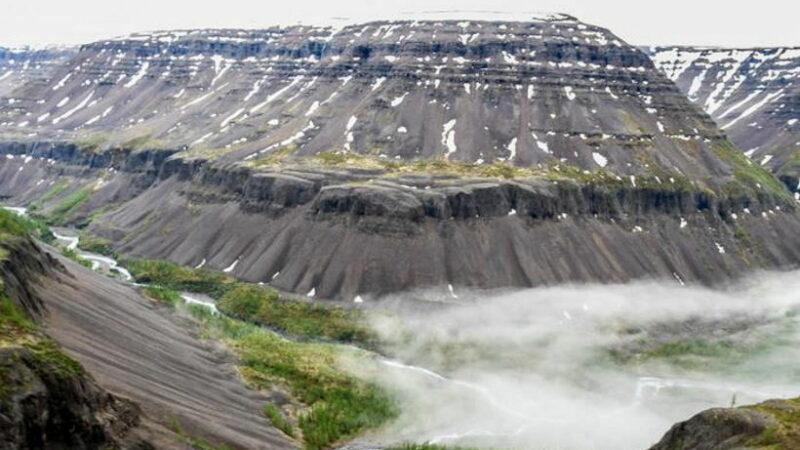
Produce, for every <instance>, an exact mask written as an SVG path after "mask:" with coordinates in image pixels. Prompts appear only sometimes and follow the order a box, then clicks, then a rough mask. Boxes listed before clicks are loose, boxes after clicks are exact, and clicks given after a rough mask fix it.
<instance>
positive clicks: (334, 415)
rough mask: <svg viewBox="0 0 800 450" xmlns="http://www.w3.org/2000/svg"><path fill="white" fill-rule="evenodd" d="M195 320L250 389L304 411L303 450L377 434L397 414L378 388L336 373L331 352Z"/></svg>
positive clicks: (238, 326) (237, 325) (225, 321)
mask: <svg viewBox="0 0 800 450" xmlns="http://www.w3.org/2000/svg"><path fill="white" fill-rule="evenodd" d="M193 311H198V309H196V308H195V309H193ZM195 314H197V313H195ZM200 317H201V318H202V319H203V320H204V322H205V325H206V326H207V327H211V329H212V330H213V332H215V333H217V334H219V335H220V336H221V337H222V338H223V339H225V340H226V341H227V342H228V343H229V345H231V347H232V348H233V349H234V350H235V351H236V353H237V354H238V355H239V357H240V358H241V368H240V371H241V373H242V375H243V376H244V378H245V379H246V380H247V382H248V383H249V384H251V385H252V386H254V387H256V388H259V389H266V390H269V389H273V388H275V387H276V386H278V387H282V388H285V389H287V390H288V391H289V393H290V394H291V395H292V397H293V398H294V399H296V400H297V401H299V402H300V403H302V404H303V405H305V406H306V407H307V408H308V411H307V412H305V413H303V414H301V415H300V417H298V425H299V428H300V430H301V431H302V439H303V442H304V448H306V449H309V450H318V449H323V448H327V447H328V446H330V445H331V444H334V443H337V442H341V441H342V440H343V439H346V438H349V437H352V436H356V435H358V434H360V433H362V432H364V431H366V430H368V429H374V428H377V427H379V426H381V425H383V424H384V423H386V422H387V421H389V420H390V419H392V418H394V417H396V415H397V413H398V411H397V409H396V407H395V405H394V402H393V400H392V399H391V398H390V396H389V395H388V394H387V393H386V392H384V391H383V390H381V389H380V388H379V387H378V386H377V385H375V384H371V383H368V382H365V381H363V380H360V379H358V378H355V377H353V376H351V375H349V374H347V373H345V372H344V371H342V370H341V368H340V367H339V354H338V350H337V348H336V347H335V346H331V345H327V344H312V343H297V342H292V341H287V340H285V339H283V338H281V337H279V336H276V335H274V334H273V333H270V332H269V331H266V330H264V329H261V328H259V327H257V326H254V325H251V324H247V323H245V322H241V321H237V320H235V319H230V318H227V317H225V316H220V315H212V314H210V313H209V312H208V310H205V311H204V312H203V313H201V315H200Z"/></svg>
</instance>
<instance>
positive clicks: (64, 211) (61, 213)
mask: <svg viewBox="0 0 800 450" xmlns="http://www.w3.org/2000/svg"><path fill="white" fill-rule="evenodd" d="M90 195H91V192H90V191H89V189H86V188H84V189H79V190H77V191H75V192H73V193H72V194H70V195H68V196H67V197H66V198H64V199H63V200H61V201H60V202H59V203H58V204H57V205H56V206H55V207H54V208H53V209H52V210H51V211H50V212H49V214H47V216H46V217H44V221H45V222H46V223H48V224H50V225H63V224H65V223H67V222H68V221H69V219H70V218H71V217H72V216H73V215H74V214H75V213H76V212H77V211H78V210H79V209H80V208H81V206H83V205H84V204H85V203H86V202H87V201H89V196H90Z"/></svg>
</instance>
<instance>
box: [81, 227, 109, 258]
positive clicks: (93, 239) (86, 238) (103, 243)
mask: <svg viewBox="0 0 800 450" xmlns="http://www.w3.org/2000/svg"><path fill="white" fill-rule="evenodd" d="M78 246H79V247H80V248H81V250H84V251H87V252H92V253H97V254H100V255H104V256H109V257H111V258H114V259H117V252H116V251H114V248H113V247H112V246H111V241H109V240H108V239H103V238H100V237H97V236H94V235H93V234H90V233H87V232H83V233H81V236H80V240H79V241H78Z"/></svg>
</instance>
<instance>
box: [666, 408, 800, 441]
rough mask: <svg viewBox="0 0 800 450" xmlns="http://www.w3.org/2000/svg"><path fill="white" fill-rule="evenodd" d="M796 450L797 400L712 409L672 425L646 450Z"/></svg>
mask: <svg viewBox="0 0 800 450" xmlns="http://www.w3.org/2000/svg"><path fill="white" fill-rule="evenodd" d="M798 447H800V405H798V400H770V401H767V402H764V403H761V404H758V405H754V406H744V407H740V408H735V409H734V408H714V409H710V410H707V411H703V412H701V413H699V414H697V415H696V416H694V417H692V418H691V419H689V420H687V421H685V422H681V423H678V424H675V425H674V426H673V427H672V428H671V429H670V430H669V431H668V432H667V434H666V435H664V437H663V438H662V439H661V441H660V442H659V443H658V444H656V445H654V446H653V447H651V448H650V450H728V449H731V450H732V449H743V450H746V449H762V448H769V449H775V450H791V449H796V448H798Z"/></svg>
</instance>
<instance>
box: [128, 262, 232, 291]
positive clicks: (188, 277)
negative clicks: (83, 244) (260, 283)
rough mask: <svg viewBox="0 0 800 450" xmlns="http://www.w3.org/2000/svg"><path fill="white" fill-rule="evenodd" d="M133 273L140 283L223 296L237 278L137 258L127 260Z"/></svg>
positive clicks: (205, 270)
mask: <svg viewBox="0 0 800 450" xmlns="http://www.w3.org/2000/svg"><path fill="white" fill-rule="evenodd" d="M126 266H127V268H128V270H129V271H130V272H131V275H132V276H133V277H134V278H135V279H136V281H138V282H139V283H150V284H156V285H159V286H162V287H165V288H168V289H172V290H175V291H188V292H194V293H200V294H207V295H209V296H211V297H213V298H215V299H219V298H222V296H224V295H225V294H226V293H227V292H228V291H229V290H231V289H233V288H235V287H236V285H237V284H238V282H237V281H236V279H235V278H233V277H229V276H227V275H224V274H222V273H220V272H215V271H212V270H207V269H189V268H186V267H182V266H179V265H177V264H175V263H171V262H168V261H155V260H145V259H137V260H131V261H126Z"/></svg>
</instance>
